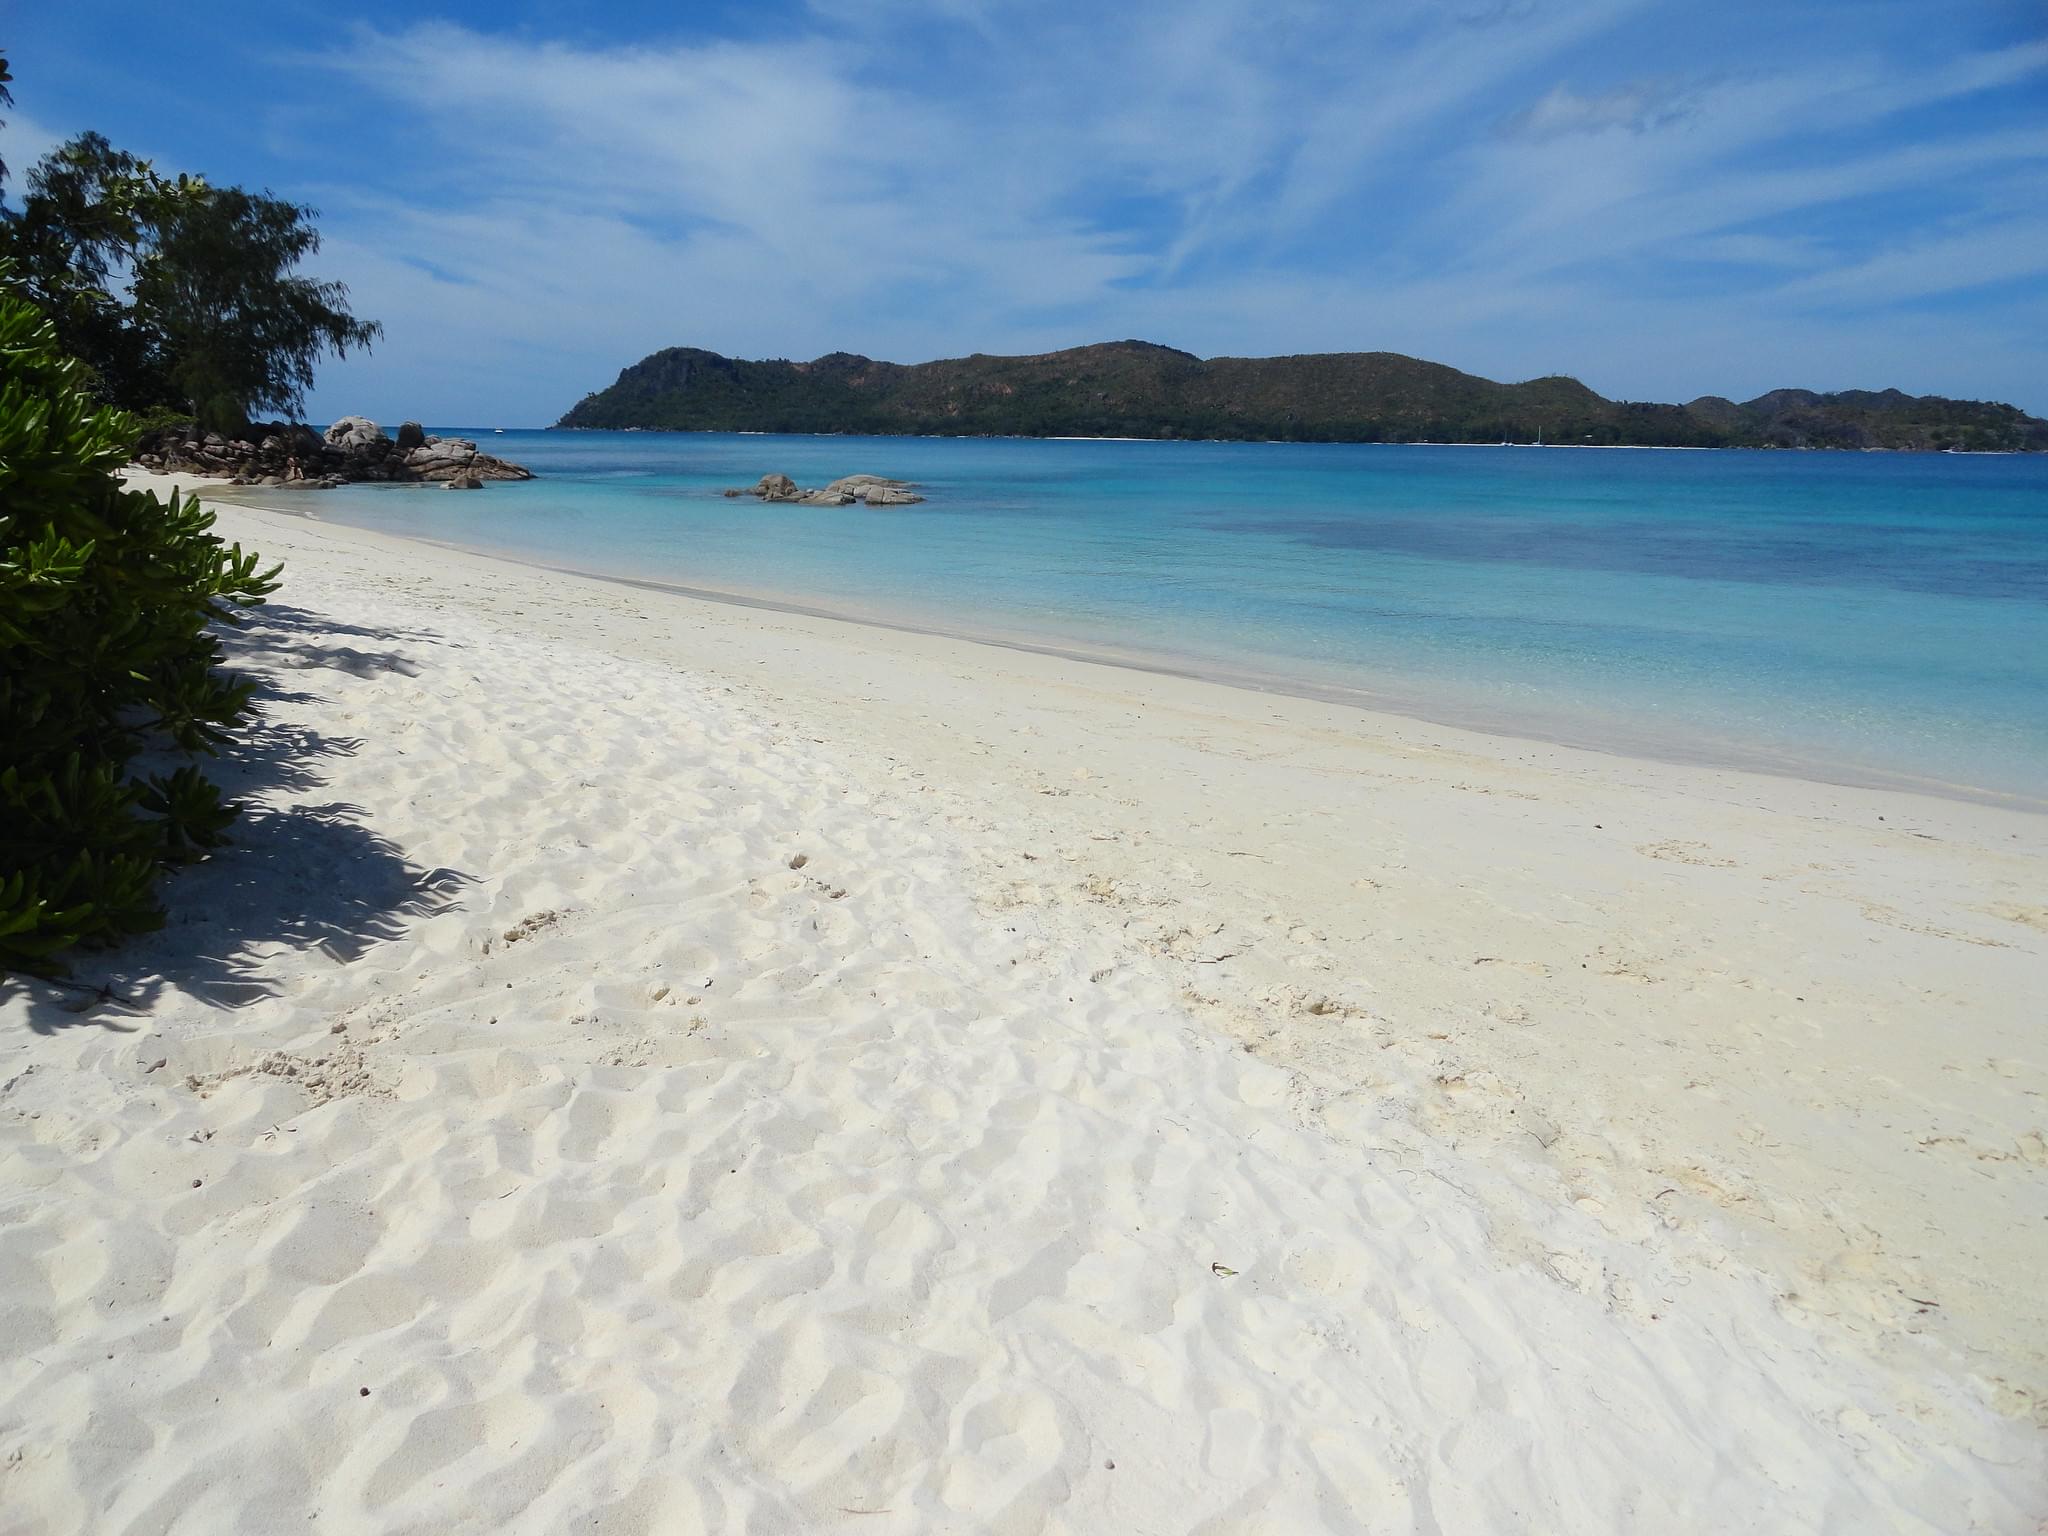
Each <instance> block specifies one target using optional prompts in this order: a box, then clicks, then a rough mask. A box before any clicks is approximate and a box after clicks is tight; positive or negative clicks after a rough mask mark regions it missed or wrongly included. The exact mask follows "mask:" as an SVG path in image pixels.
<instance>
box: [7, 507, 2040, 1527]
mask: <svg viewBox="0 0 2048 1536" xmlns="http://www.w3.org/2000/svg"><path fill="white" fill-rule="evenodd" d="M276 543H277V540H275V539H273V540H272V544H273V545H275V544H276ZM302 546H303V547H300V548H295V549H293V550H291V551H290V553H291V557H292V563H291V566H290V571H289V581H288V585H287V586H286V588H285V590H284V592H283V593H282V594H281V596H280V600H279V603H278V605H277V607H276V608H275V609H273V610H272V611H271V612H270V613H268V614H267V615H266V616H265V617H264V618H263V619H262V620H261V621H260V622H259V623H258V624H257V626H256V627H254V628H253V629H252V631H251V632H250V633H249V635H248V636H247V637H246V638H244V639H241V640H238V641H237V643H236V645H237V650H238V652H239V653H240V654H241V655H242V656H244V657H245V658H246V659H247V660H248V662H249V663H250V664H251V665H252V666H255V667H257V668H258V669H260V671H261V672H262V674H263V676H264V677H265V679H266V686H267V690H268V693H267V696H268V699H269V705H268V707H269V717H268V724H267V726H266V728H265V731H264V733H263V736H262V738H261V739H260V741H259V743H258V749H257V751H256V752H254V753H253V754H251V756H250V758H249V759H248V760H246V761H243V762H241V763H238V764H231V765H229V767H228V769H227V770H226V771H227V775H228V777H229V778H230V779H231V780H239V781H240V782H243V783H246V784H248V785H250V786H252V787H253V792H254V793H255V795H256V799H257V804H258V809H257V810H256V811H255V812H254V813H253V814H252V815H251V816H250V818H249V820H248V822H247V825H246V827H245V830H244V835H243V838H242V841H241V844H240V845H239V846H238V847H237V848H236V849H235V850H234V851H233V852H231V853H229V854H226V855H224V856H223V857H221V858H219V859H217V860H216V861H214V862H213V863H211V864H209V865H207V866H205V867H203V868H201V869H198V870H196V871H194V872H192V873H190V874H188V875H186V876H184V877H182V878H181V881H180V886H179V889H178V891H177V897H178V915H177V918H176V920H175V921H174V924H173V926H172V927H171V928H170V929H169V930H168V931H167V932H165V933H164V934H162V935H160V936H158V937H157V938H155V939H153V940H151V941H149V942H148V943H146V944H144V945H142V946H139V947H138V948H137V949H136V950H135V951H132V952H129V953H126V954H123V955H120V956H116V957H114V959H113V960H112V961H111V962H107V961H102V962H97V963H95V962H91V961H89V962H88V963H87V964H86V966H85V967H84V968H83V971H82V974H83V975H85V976H88V977H91V978H93V979H95V980H97V979H100V978H101V977H103V976H106V977H110V978H111V979H112V980H113V981H114V983H115V985H116V986H117V987H119V989H120V990H121V992H122V993H123V995H124V996H126V997H128V998H130V999H132V1000H133V1002H134V1003H135V1004H136V1008H137V1009H138V1010H139V1011H131V1010H125V1009H122V1008H118V1007H112V1006H105V1005H101V1006H87V1004H88V1003H89V1001H90V1000H89V999H88V998H86V997H85V996H83V995H82V994H78V993H75V992H58V991H55V990H51V989H43V988H37V989H33V990H32V991H30V992H29V993H27V994H25V995H24V994H22V993H19V992H17V993H15V994H13V995H10V996H8V997H7V998H6V999H5V1002H4V1006H0V1532H6V1533H9V1536H17V1533H19V1536H25V1533H30V1532H38V1533H40V1532H49V1533H58V1532H82V1531H91V1532H96V1533H97V1532H107V1533H112V1532H138V1533H140V1532H163V1531H177V1532H192V1533H200V1532H209V1533H211V1532H226V1531H236V1532H264V1533H271V1532H278V1531H285V1530H313V1529H317V1530H320V1531H324V1532H335V1531H345V1532H347V1531H391V1532H399V1531H403V1532H420V1533H426V1532H435V1533H440V1532H449V1531H478V1532H504V1531H513V1532H557V1531H567V1530H597V1531H603V1532H650V1533H653V1532H660V1533H671V1532H688V1531H697V1530H707V1531H741V1530H745V1531H762V1532H766V1531H797V1530H842V1529H843V1530H850V1531H861V1532H890V1531H922V1530H945V1531H1000V1532H1012V1531H1014V1532H1037V1531H1068V1532H1110V1531H1132V1532H1138V1531H1155V1532H1168V1531H1205V1532H1225V1531H1245V1532H1251V1531H1271V1532H1300V1531H1321V1530H1330V1531H1374V1532H1406V1531H1413V1530H1418V1529H1420V1530H1429V1529H1440V1530H1443V1531H1447V1532H1453V1531H1454V1532H1484V1531H1499V1532H1510V1531H1514V1532H1522V1531H1554V1532H1560V1533H1562V1532H1573V1533H1578V1532H1588V1531H1615V1532H1620V1531H1640V1530H1670V1531H1679V1530H1683V1531H1695V1532H1698V1531H1729V1532H1735V1531H1744V1532H1747V1531H1767V1530H1768V1531H1840V1532H1844V1533H1848V1532H1855V1533H1865V1532H1871V1531H1876V1530H1887V1531H1892V1530H1897V1531H1913V1532H1928V1533H1934V1532H1955V1531H1964V1530H1983V1531H2020V1530H2030V1529H2031V1520H2032V1516H2033V1515H2034V1514H2035V1513H2038V1511H2035V1510H2030V1509H2029V1507H2028V1503H2029V1500H2030V1499H2032V1498H2034V1497H2035V1495H2036V1494H2037V1493H2038V1490H2039V1488H2040V1487H2041V1486H2042V1484H2041V1481H2040V1478H2041V1474H2042V1458H2041V1455H2040V1446H2039V1444H2038V1442H2037V1440H2036V1439H2035V1437H2034V1435H2033V1433H2032V1432H2031V1431H2030V1430H2028V1429H2026V1428H2025V1427H2023V1426H2022V1424H2021V1423H2020V1422H2019V1421H2017V1420H2015V1419H2012V1418H2009V1417H2006V1418H2002V1417H1998V1416H1996V1415H1993V1414H1992V1413H1990V1412H1989V1411H1987V1410H1985V1409H1983V1408H1981V1407H1980V1406H1978V1404H1977V1399H1976V1397H1975V1395H1974V1394H1972V1393H1971V1392H1969V1391H1967V1390H1965V1389H1964V1388H1962V1387H1961V1386H1958V1385H1951V1384H1949V1383H1948V1382H1947V1381H1946V1380H1945V1379H1943V1378H1942V1377H1940V1376H1939V1375H1928V1376H1924V1377H1922V1378H1919V1379H1917V1380H1915V1381H1912V1382H1910V1383H1908V1382H1905V1381H1904V1380H1903V1379H1902V1378H1901V1377H1900V1376H1899V1375H1898V1374H1897V1372H1896V1371H1895V1370H1893V1369H1891V1368H1889V1367H1880V1366H1879V1365H1878V1364H1876V1363H1874V1362H1869V1361H1865V1360H1864V1359H1862V1358H1861V1357H1859V1356H1858V1355H1857V1354H1856V1353H1855V1352H1854V1351H1845V1350H1843V1349H1841V1348H1839V1347H1837V1346H1836V1344H1835V1343H1834V1342H1832V1341H1831V1338H1830V1337H1829V1336H1827V1335H1824V1334H1822V1333H1818V1332H1816V1331H1814V1329H1813V1327H1812V1326H1810V1320H1807V1319H1802V1318H1801V1317H1799V1316H1797V1315H1796V1314H1795V1313H1793V1312H1791V1311H1789V1310H1788V1309H1787V1308H1785V1307H1784V1306H1782V1305H1781V1302H1780V1298H1779V1297H1778V1296H1777V1295H1776V1294H1775V1293H1774V1290H1773V1287H1772V1286H1771V1285H1770V1284H1769V1283H1768V1281H1767V1279H1766V1278H1765V1277H1764V1276H1763V1275H1761V1274H1760V1273H1759V1272H1757V1271H1755V1270H1753V1269H1751V1268H1750V1267H1748V1266H1747V1265H1746V1264H1745V1263H1743V1262H1740V1261H1738V1259H1737V1258H1736V1257H1735V1256H1734V1255H1733V1254H1732V1253H1730V1252H1727V1251H1726V1250H1721V1249H1715V1250H1713V1251H1712V1252H1710V1253H1707V1255H1706V1257H1705V1258H1704V1259H1703V1257H1702V1254H1703V1251H1704V1250H1703V1246H1702V1245H1703V1244H1705V1243H1706V1242H1707V1239H1705V1238H1703V1237H1702V1236H1701V1235H1700V1234H1699V1232H1698V1231H1696V1230H1694V1231H1688V1232H1687V1233H1685V1234H1683V1237H1684V1246H1683V1247H1682V1248H1681V1247H1680V1246H1679V1238H1678V1236H1677V1235H1672V1234H1665V1235H1663V1236H1658V1235H1655V1234H1652V1235H1649V1236H1637V1237H1628V1236H1620V1235H1617V1234H1616V1233H1614V1232H1613V1231H1611V1230H1610V1229H1609V1227H1608V1225H1607V1224H1604V1223H1602V1222H1601V1221H1599V1220H1597V1219H1596V1218H1595V1217H1594V1216H1593V1215H1592V1214H1590V1213H1589V1212H1587V1211H1586V1210H1583V1209H1581V1208H1579V1207H1577V1206H1574V1205H1571V1204H1568V1203H1555V1202H1548V1201H1545V1200H1542V1199H1540V1198H1538V1197H1537V1196H1535V1195H1533V1194H1530V1193H1528V1192H1527V1189H1525V1188H1524V1185H1523V1183H1522V1182H1521V1181H1520V1180H1519V1178H1518V1177H1517V1176H1513V1175H1512V1173H1511V1171H1504V1167H1505V1165H1504V1163H1503V1161H1502V1160H1503V1159H1504V1158H1506V1157H1508V1156H1509V1154H1508V1153H1506V1152H1505V1151H1503V1150H1502V1149H1500V1148H1499V1147H1492V1146H1490V1147H1488V1148H1486V1149H1485V1150H1483V1151H1482V1152H1477V1153H1475V1152H1468V1151H1460V1150H1459V1149H1458V1147H1457V1145H1456V1144H1455V1139H1454V1138H1434V1137H1431V1136H1428V1135H1420V1134H1417V1135H1409V1136H1404V1137H1400V1138H1393V1137H1390V1138H1389V1139H1388V1141H1389V1144H1388V1145H1387V1146H1385V1147H1384V1148H1381V1149H1377V1150H1376V1149H1375V1148H1373V1147H1371V1146H1361V1145H1359V1144H1358V1142H1357V1141H1356V1139H1352V1140H1348V1141H1347V1140H1340V1139H1337V1138H1333V1137H1332V1136H1331V1135H1330V1134H1329V1133H1328V1130H1327V1127H1326V1124H1325V1120H1324V1117H1323V1116H1322V1115H1321V1114H1320V1113H1312V1112H1311V1110H1312V1109H1313V1108H1315V1106H1313V1105H1311V1104H1310V1103H1309V1102H1308V1098H1309V1095H1308V1094H1307V1090H1306V1089H1305V1088H1304V1086H1303V1080H1302V1078H1301V1077H1300V1076H1298V1075H1297V1074H1296V1073H1295V1072H1293V1071H1290V1070H1288V1069H1285V1068H1283V1067H1281V1066H1277V1065H1273V1064H1269V1063H1268V1062H1265V1061H1262V1060H1260V1059H1258V1058H1257V1057H1256V1056H1255V1055H1253V1054H1251V1053H1249V1052H1248V1051H1247V1050H1245V1049H1244V1048H1243V1047H1242V1045H1241V1044H1240V1043H1239V1042H1238V1041H1236V1040H1234V1039H1232V1038H1230V1037H1229V1036H1227V1035H1226V1034H1224V1033H1223V1032H1221V1031H1219V1030H1217V1029H1216V1028H1214V1027H1213V1026H1212V1025H1211V1024H1209V1023H1206V1022H1202V1021H1199V1020H1198V1019H1197V1018H1196V1017H1195V1016H1194V1015H1193V1014H1191V1013H1190V1012H1189V1011H1188V1008H1187V1004H1186V1001H1185V999H1184V998H1183V997H1182V995H1181V994H1182V990H1183V989H1182V987H1181V985H1180V983H1179V982H1178V980H1177V979H1176V978H1175V976H1174V975H1173V974H1171V973H1170V972H1169V971H1168V970H1167V969H1166V968H1165V967H1163V966H1162V965H1160V964H1158V963H1155V960H1154V958H1153V957H1152V956H1151V955H1149V954H1148V953H1147V951H1146V950H1145V948H1144V947H1143V946H1142V945H1139V944H1136V943H1134V942H1133V941H1132V939H1131V937H1130V936H1129V935H1128V934H1127V933H1126V932H1125V931H1124V930H1123V927H1122V926H1120V925H1119V924H1118V923H1115V922H1111V921H1106V920H1101V919H1100V918H1088V920H1086V921H1082V920H1079V919H1081V918H1084V917H1088V913H1091V912H1092V911H1093V910H1094V909H1085V910H1083V911H1069V912H1066V913H1065V915H1064V917H1062V916H1061V914H1060V913H1059V912H1058V911H1056V910H1052V909H1048V908H1047V906H1046V905H1045V904H1043V903H1039V904H1034V903H1031V902H1017V901H1012V902H1009V903H1006V904H997V903H996V902H994V901H992V900H990V899H989V898H990V891H989V889H988V883H987V880H986V876H985V868H986V866H987V865H988V863H989V861H990V859H991V856H992V855H991V852H990V848H989V847H988V846H987V845H988V844H989V843H991V842H996V843H1000V842H1001V840H1002V838H1003V829H1002V828H1001V827H985V828H982V829H979V830H977V829H976V828H974V827H973V826H970V825H968V824H966V822H965V820H964V819H963V818H961V817H958V816H955V815H951V814H946V813H945V812H944V811H943V809H942V807H943V805H944V797H943V795H942V794H940V793H939V792H936V791H934V790H933V788H932V786H930V785H928V784H926V783H924V782H922V780H921V777H920V771H919V770H918V769H917V768H916V767H914V766H910V765H909V764H910V763H914V759H915V743H914V742H904V743H902V746H903V748H904V753H903V755H904V757H905V759H906V764H905V765H904V766H902V767H900V768H899V769H898V770H897V771H895V772H894V773H893V774H887V775H885V774H881V773H877V772H875V771H874V770H873V769H872V767H871V766H866V765H864V766H863V767H862V769H861V770H860V771H855V770H854V769H853V768H852V767H850V766H849V758H848V756H847V755H846V754H844V753H842V752H841V751H840V750H839V749H838V748H837V747H836V746H835V744H834V743H833V742H832V741H830V740H817V739H814V737H815V736H817V735H819V734H822V733H820V732H817V731H814V730H812V729H808V728H807V724H806V722H805V721H804V720H803V719H800V718H795V717H793V716H791V715H790V714H789V713H787V712H786V711H784V710H782V709H780V708H778V707H777V706H775V705H774V704H773V703H772V702H771V701H770V700H769V699H768V698H767V697H766V696H765V695H763V694H761V693H759V692H758V691H756V690H754V689H752V688H750V687H748V686H747V685H745V684H743V683H734V682H731V681H721V680H720V679H719V678H717V677H716V676H714V675H710V674H703V675H693V674H692V673H688V672H684V671H679V670H675V669H673V668H669V667H664V666H660V665H656V664H653V663H651V662H644V661H636V660H631V659H627V658H624V657H622V656H620V655H617V654H611V653H608V652H606V651H604V650H600V649H595V648H589V647H586V646H584V645H581V644H578V643H574V642H571V641H568V640H564V639H560V638H543V637H542V636H541V635H539V634H537V633H535V630H536V628H537V627H538V626H537V625H536V624H535V623H534V622H533V621H532V620H531V619H530V618H529V616H528V615H527V614H526V613H525V612H523V611H522V606H521V601H520V599H519V596H518V587H517V583H518V582H528V583H533V584H536V590H537V588H538V584H540V583H543V582H544V581H545V580H546V578H542V577H528V576H519V577H517V578H516V581H511V582H509V583H508V584H507V585H506V587H505V589H504V593H501V594H500V598H499V600H498V602H497V605H496V608H495V615H496V616H495V617H491V616H487V615H484V614H480V613H478V612H475V611H471V610H470V609H469V608H466V607H458V606H455V605H451V604H441V603H436V602H433V601H430V600H427V599H425V598H423V597H421V596H418V595H406V594H405V593H403V592H400V591H398V590H396V589H397V588H399V587H402V586H405V585H408V584H411V583H412V581H413V577H412V576H411V575H410V574H409V573H407V572H404V571H402V570H389V571H380V570H379V569H378V568H377V566H376V565H375V563H374V562H371V561H369V560H367V559H365V558H363V557H361V556H360V555H359V554H357V553H354V552H351V551H348V550H346V549H341V548H338V547H330V546H328V545H325V544H323V543H322V542H321V540H320V539H319V538H318V537H317V536H316V535H315V534H314V533H313V532H310V531H309V532H308V533H307V534H306V535H305V537H304V539H303V540H302ZM437 558H438V557H437ZM506 594H509V595H506ZM266 786H267V787H266ZM1031 792H1032V789H1031V788H1030V787H1029V786H1021V785H1020V786H1018V788H1017V793H1018V794H1019V795H1023V794H1029V793H1031ZM1004 851H1005V852H1006V853H1007V854H1009V855H1013V856H1017V850H1016V849H1015V848H1014V846H1012V847H1008V848H1006V849H1005V850H1004ZM978 871H982V872H981V873H978ZM195 956H197V957H199V958H196V959H195V958H194V957H195ZM1282 1023H1284V1020H1281V1019H1277V1018H1276V1027H1279V1026H1280V1025H1281V1024H1282ZM1396 1140H1398V1142H1399V1145H1398V1147H1396V1146H1395V1145H1393V1142H1394V1141H1396ZM1535 1185H1536V1181H1534V1180H1530V1181H1528V1188H1529V1189H1533V1188H1534V1187H1535ZM1482 1186H1483V1189H1482ZM1504 1202H1505V1204H1504ZM1517 1202H1519V1203H1518V1204H1517ZM1510 1207H1512V1208H1513V1210H1514V1211H1515V1212H1516V1214H1515V1216H1514V1222H1513V1225H1514V1229H1515V1231H1516V1232H1517V1233H1518V1234H1520V1235H1519V1237H1518V1238H1517V1241H1516V1242H1514V1243H1505V1242H1503V1241H1502V1240H1501V1235H1502V1232H1503V1230H1504V1224H1503V1217H1502V1214H1501V1213H1502V1212H1503V1211H1504V1210H1507V1209H1509V1208H1510ZM1659 1230H1661V1229H1659Z"/></svg>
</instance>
